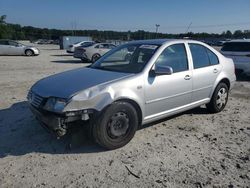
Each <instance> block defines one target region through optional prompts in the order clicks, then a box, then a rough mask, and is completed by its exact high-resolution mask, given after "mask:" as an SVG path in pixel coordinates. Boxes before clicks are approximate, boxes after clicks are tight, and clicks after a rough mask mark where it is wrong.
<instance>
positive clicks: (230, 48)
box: [221, 39, 250, 76]
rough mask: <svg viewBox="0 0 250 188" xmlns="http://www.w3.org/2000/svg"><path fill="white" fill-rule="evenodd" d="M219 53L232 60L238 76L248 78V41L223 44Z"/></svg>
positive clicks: (249, 70) (249, 74)
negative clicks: (241, 75)
mask: <svg viewBox="0 0 250 188" xmlns="http://www.w3.org/2000/svg"><path fill="white" fill-rule="evenodd" d="M221 53H222V54H223V55H225V56H226V57H229V58H232V59H233V61H234V64H235V69H236V72H237V73H238V74H243V75H246V76H250V39H242V40H232V41H230V42H225V43H224V44H223V47H222V48H221Z"/></svg>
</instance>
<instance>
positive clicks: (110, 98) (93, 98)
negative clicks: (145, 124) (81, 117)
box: [64, 87, 143, 113]
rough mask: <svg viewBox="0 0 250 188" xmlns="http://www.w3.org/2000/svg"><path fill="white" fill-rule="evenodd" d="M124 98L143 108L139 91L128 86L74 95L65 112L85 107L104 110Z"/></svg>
mask: <svg viewBox="0 0 250 188" xmlns="http://www.w3.org/2000/svg"><path fill="white" fill-rule="evenodd" d="M141 94H142V93H141ZM122 99H129V100H133V101H134V102H136V103H137V104H138V105H139V106H140V108H142V105H143V102H142V98H141V97H140V95H138V93H136V92H134V91H133V90H131V89H128V88H124V89H118V88H113V87H108V88H105V89H104V90H102V91H96V93H92V94H90V95H88V96H86V93H84V92H82V93H79V94H78V95H76V96H74V97H72V99H71V100H70V102H69V103H68V104H67V106H66V107H65V109H64V112H68V111H78V110H84V109H94V110H97V111H102V110H103V109H104V108H105V107H107V106H108V105H110V104H111V103H113V102H114V101H117V100H122ZM142 113H143V112H142Z"/></svg>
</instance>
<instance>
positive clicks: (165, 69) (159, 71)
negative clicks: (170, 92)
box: [152, 65, 174, 75]
mask: <svg viewBox="0 0 250 188" xmlns="http://www.w3.org/2000/svg"><path fill="white" fill-rule="evenodd" d="M152 71H153V72H154V75H171V74H173V72H174V71H173V68H172V67H169V66H163V65H155V68H154V70H152Z"/></svg>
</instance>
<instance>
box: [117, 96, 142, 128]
mask: <svg viewBox="0 0 250 188" xmlns="http://www.w3.org/2000/svg"><path fill="white" fill-rule="evenodd" d="M117 101H123V102H127V103H129V104H131V105H132V106H133V107H134V108H135V110H136V112H137V114H138V118H139V126H140V125H141V123H142V111H141V108H140V106H139V105H138V104H137V102H135V101H133V100H131V99H120V100H117ZM117 101H116V102H117Z"/></svg>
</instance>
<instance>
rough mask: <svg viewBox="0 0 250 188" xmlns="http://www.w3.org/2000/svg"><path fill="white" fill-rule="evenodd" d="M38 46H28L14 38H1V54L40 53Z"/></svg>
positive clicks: (31, 54) (29, 54)
mask: <svg viewBox="0 0 250 188" xmlns="http://www.w3.org/2000/svg"><path fill="white" fill-rule="evenodd" d="M39 53H40V52H39V50H38V48H36V47H32V46H26V45H24V44H21V43H19V42H16V41H13V40H5V39H3V40H0V55H26V56H33V55H39Z"/></svg>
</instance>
